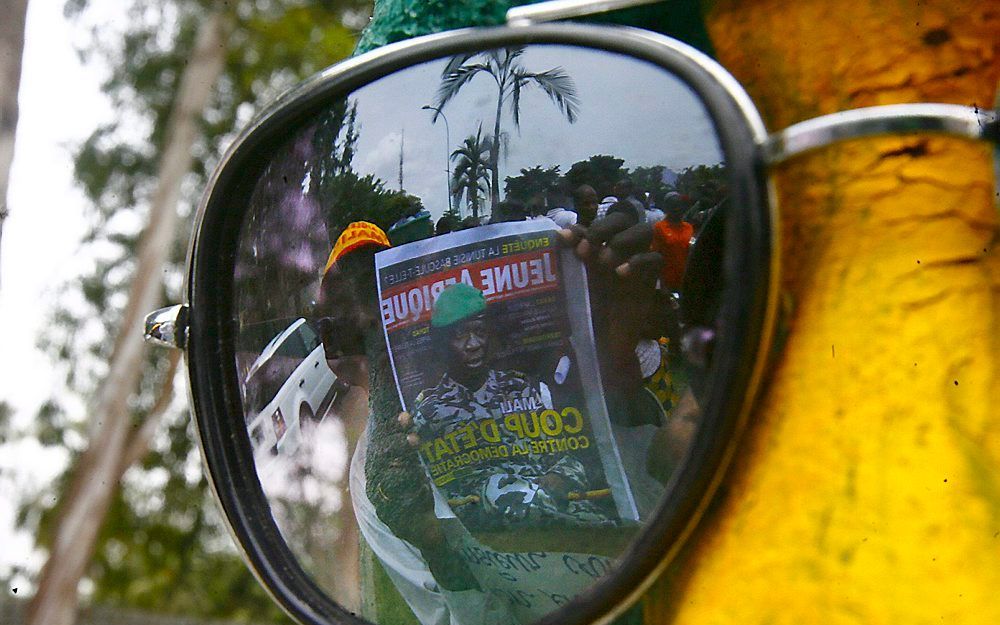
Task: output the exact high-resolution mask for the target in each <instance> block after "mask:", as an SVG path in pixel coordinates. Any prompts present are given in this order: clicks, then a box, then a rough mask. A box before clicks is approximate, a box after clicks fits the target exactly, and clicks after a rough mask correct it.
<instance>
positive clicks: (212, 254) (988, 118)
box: [147, 0, 997, 625]
mask: <svg viewBox="0 0 1000 625" xmlns="http://www.w3.org/2000/svg"><path fill="white" fill-rule="evenodd" d="M647 3H648V1H643V0H639V1H636V0H611V1H609V2H606V3H605V4H614V5H616V6H615V7H613V8H621V6H624V5H628V6H633V5H638V4H647ZM544 4H557V3H543V5H544ZM568 4H576V5H590V6H593V5H594V4H601V3H595V2H586V1H584V2H580V1H579V0H568ZM538 6H539V5H536V7H538ZM526 8H528V7H526ZM512 12H513V10H512ZM591 12H592V11H591ZM577 14H579V13H577ZM509 19H511V18H510V17H509ZM530 21H532V20H523V21H521V22H517V20H516V19H514V20H512V23H515V22H517V23H527V22H530ZM527 44H544V45H566V46H573V47H578V48H587V49H593V50H604V51H608V52H610V53H618V54H621V55H623V56H627V57H631V58H635V59H640V60H644V61H646V62H649V63H652V64H654V65H657V66H659V67H660V68H662V69H663V70H664V71H666V72H668V73H671V74H672V75H674V76H676V77H678V78H680V79H681V80H682V81H683V82H685V83H686V84H687V85H688V86H689V87H690V88H691V89H692V90H693V91H694V92H695V93H696V94H697V95H698V97H699V98H700V99H701V101H702V103H703V104H704V105H705V107H706V109H707V110H708V112H709V114H710V116H711V118H712V120H713V122H714V124H715V126H716V130H717V133H718V135H719V140H720V144H721V146H722V150H723V153H724V155H725V162H726V165H727V168H728V173H729V176H730V188H731V191H732V197H733V201H732V206H733V207H734V208H732V209H730V210H729V211H728V212H729V215H728V217H727V219H728V220H729V223H728V225H727V233H726V237H727V238H726V249H727V256H726V258H725V266H724V271H725V274H726V275H727V276H728V278H727V280H726V282H727V286H726V297H724V298H723V302H724V303H723V308H722V311H721V312H720V315H719V316H720V320H721V325H722V326H723V327H724V328H726V330H725V331H724V332H720V334H719V336H718V339H717V344H716V346H715V350H714V353H715V354H716V356H715V359H714V362H713V364H712V367H711V369H710V371H709V373H708V375H709V387H710V388H711V389H712V391H711V393H710V395H709V397H708V400H707V402H706V405H705V410H704V417H703V419H704V421H703V424H702V425H701V426H699V428H698V431H697V434H696V437H695V439H694V441H693V443H692V446H691V448H690V449H689V450H688V455H687V459H686V460H685V461H684V462H683V464H682V465H681V467H680V469H679V470H678V473H677V474H676V475H675V476H674V477H673V478H672V480H671V482H670V484H669V485H668V489H667V492H666V495H665V499H664V501H663V502H662V503H661V505H660V507H659V509H658V511H657V512H656V514H655V515H654V517H653V518H652V519H651V520H650V522H649V523H648V524H647V526H646V527H645V528H644V529H643V530H642V532H640V534H639V536H638V538H637V539H636V540H635V541H634V542H633V544H632V545H631V546H630V547H629V548H628V549H627V551H626V552H625V553H624V554H622V557H621V558H620V560H619V564H618V567H617V568H616V570H615V571H614V572H613V573H612V574H611V575H610V576H608V577H607V578H604V579H602V580H601V581H599V582H597V583H596V584H595V585H594V586H593V587H592V588H590V589H588V590H587V591H585V592H584V593H583V594H581V595H580V596H578V597H576V598H575V599H573V600H572V601H571V602H570V603H569V604H567V605H566V606H563V607H562V608H560V609H558V610H557V611H555V612H553V613H551V614H549V615H548V616H546V617H544V618H542V619H540V620H539V621H537V623H538V624H539V625H554V624H555V623H561V624H565V625H578V624H579V625H583V624H585V623H604V622H607V621H609V620H611V619H613V618H614V617H616V616H618V615H620V614H621V613H623V612H624V611H625V610H626V609H627V608H628V607H629V606H630V605H631V604H632V603H633V602H634V601H635V600H636V599H637V598H638V597H639V596H640V595H641V593H642V592H644V591H645V590H646V588H648V586H649V585H650V584H651V583H652V581H653V580H654V579H655V578H656V576H657V575H658V574H659V573H660V572H662V571H663V569H664V568H665V567H666V566H667V565H668V564H669V563H670V562H671V561H672V560H673V558H674V557H675V556H676V554H677V553H678V551H679V549H680V548H681V547H682V545H683V544H684V543H685V540H686V538H687V537H688V535H689V534H690V533H691V532H692V531H693V530H694V528H695V527H696V525H697V523H698V520H699V518H700V517H701V515H702V513H703V512H704V510H705V508H706V507H707V505H708V504H709V502H710V501H711V499H712V497H713V495H714V493H715V490H716V488H717V487H718V485H719V483H720V482H721V480H722V477H723V475H724V473H725V470H726V467H727V465H728V463H729V459H730V458H731V456H732V455H733V453H734V450H735V448H736V445H737V443H738V441H739V438H740V433H741V432H742V430H743V429H744V428H745V426H746V424H747V420H748V416H749V410H750V407H751V405H752V403H753V399H754V397H755V395H756V391H757V388H758V386H759V383H760V380H761V377H762V375H763V372H764V367H765V364H766V357H767V354H768V353H769V351H770V345H771V337H772V333H773V327H774V320H775V317H776V294H777V288H776V284H777V280H778V258H777V252H776V250H777V246H776V241H777V232H778V229H777V204H776V202H775V200H774V194H773V190H772V189H771V181H770V178H769V176H768V175H767V172H766V169H767V167H768V166H769V165H772V164H775V163H779V162H782V161H784V160H787V159H789V158H792V157H794V156H796V155H798V154H801V153H803V152H806V151H809V150H813V149H817V148H820V147H823V146H826V145H829V144H830V143H833V142H836V141H841V140H846V139H850V138H857V137H862V136H870V135H876V134H896V133H901V132H919V131H931V132H941V133H946V134H949V135H956V136H961V137H966V138H972V139H986V140H991V141H994V142H995V141H997V138H996V135H997V121H996V115H995V113H991V112H981V111H975V110H973V109H969V108H967V107H960V106H952V105H937V104H914V105H891V106H884V107H874V108H872V109H859V110H857V111H847V112H844V113H837V114H833V115H829V116H825V117H822V118H817V119H814V120H809V121H806V122H802V123H800V124H796V125H794V126H791V127H789V128H787V129H785V130H783V131H781V132H779V133H775V134H774V135H769V134H768V133H767V131H766V129H765V127H764V124H763V122H762V120H761V119H760V116H759V114H758V112H757V109H756V107H755V106H754V104H753V102H752V101H751V100H750V98H749V96H748V95H747V94H746V92H745V91H744V90H743V88H742V87H741V86H740V85H739V83H738V82H737V81H736V80H735V78H733V77H732V75H730V74H729V73H728V72H727V71H726V70H725V69H724V68H722V66H720V65H719V64H718V63H716V62H715V61H713V60H712V59H710V58H709V57H707V56H706V55H704V54H702V53H700V52H698V51H697V50H695V49H693V48H691V47H690V46H687V45H685V44H683V43H681V42H679V41H677V40H675V39H671V38H669V37H666V36H663V35H658V34H655V33H651V32H649V31H645V30H639V29H634V28H627V27H620V26H584V25H571V24H556V25H538V26H535V25H531V26H518V27H517V28H510V27H501V28H496V29H465V30H458V31H450V32H447V33H441V34H437V35H429V36H426V37H421V38H417V39H413V40H409V41H406V42H402V43H398V44H393V45H389V46H385V47H383V48H380V49H378V50H375V51H373V52H370V53H368V54H365V55H362V56H359V57H356V58H353V59H350V60H348V61H345V62H343V63H340V64H338V65H336V66H333V67H331V68H329V69H327V70H325V71H323V72H321V73H319V74H317V75H316V76H314V77H313V78H310V79H308V80H307V81H305V82H304V83H302V84H301V85H299V86H298V87H296V88H294V89H292V90H291V91H289V92H287V93H286V94H284V95H283V96H281V97H280V98H278V100H276V101H275V102H274V103H273V104H271V105H270V106H269V107H268V108H267V109H265V110H264V111H263V112H262V113H261V114H259V115H258V116H257V117H256V118H255V119H254V120H253V121H252V122H251V123H250V124H249V125H248V127H247V128H246V129H245V130H244V131H243V132H242V133H241V134H240V136H239V137H238V138H237V139H236V140H235V141H234V143H233V145H232V146H231V147H230V148H229V149H228V151H227V152H226V154H225V155H224V156H223V158H222V160H221V162H220V164H219V166H218V167H217V168H216V170H215V172H214V173H213V175H212V178H211V180H210V182H209V185H208V190H207V191H206V193H205V196H204V199H203V200H202V202H201V204H200V206H199V210H198V213H197V216H196V221H195V227H194V235H193V238H192V243H191V246H190V249H189V255H188V268H189V273H188V276H187V284H186V289H185V290H186V298H187V301H186V302H185V304H184V305H182V306H180V307H173V308H172V309H171V310H170V312H168V313H163V312H161V311H158V312H159V313H160V314H159V315H158V316H154V315H156V313H154V314H153V315H151V316H150V321H149V322H148V323H147V336H148V337H149V338H151V340H153V341H159V342H161V343H164V344H169V345H172V346H179V347H183V348H185V349H186V350H187V363H188V370H189V376H190V387H189V388H190V393H191V401H192V404H193V406H194V413H195V419H196V423H197V432H198V438H199V442H200V447H201V450H202V455H203V459H204V462H205V466H206V467H207V468H208V470H209V477H210V479H209V482H210V484H211V485H212V489H213V491H214V493H215V496H216V498H217V500H218V501H219V503H220V505H221V506H222V508H223V511H224V515H223V516H224V518H225V519H226V522H227V523H228V525H229V528H230V531H231V533H232V535H233V536H234V538H235V540H236V543H237V545H238V546H239V547H240V549H241V550H242V552H243V555H244V557H245V559H246V561H247V562H248V564H249V566H250V568H251V570H252V571H253V572H254V574H255V575H256V576H257V577H258V579H259V580H260V581H261V583H262V585H264V586H265V588H267V589H268V591H269V592H270V593H271V594H272V596H273V597H274V599H275V600H276V601H277V602H278V603H279V604H280V605H281V606H282V607H283V608H284V609H285V610H286V611H287V612H289V614H291V615H292V616H293V617H294V618H296V619H297V620H299V621H300V622H302V623H307V624H310V625H320V624H324V623H332V622H336V623H363V622H365V621H362V620H361V619H359V618H358V617H357V616H355V615H353V614H351V613H349V612H347V611H346V610H344V609H343V608H342V607H341V606H339V605H338V604H336V603H335V602H333V601H332V600H331V599H330V598H329V597H328V596H327V595H326V593H325V592H324V591H323V590H322V589H320V588H319V587H318V586H316V584H315V583H314V582H313V581H312V579H311V578H310V576H309V575H308V574H307V573H306V572H305V571H304V570H303V569H302V568H301V566H300V565H299V563H298V561H297V559H296V557H295V556H294V554H293V553H292V551H291V550H290V549H289V547H288V545H287V544H286V543H285V541H284V539H283V537H282V536H281V533H280V532H279V530H278V528H277V526H276V525H275V522H274V519H273V518H272V517H271V514H270V510H269V507H268V505H267V499H266V497H265V496H264V494H263V491H262V489H261V485H260V483H259V481H258V479H257V477H256V470H255V466H254V461H253V455H252V452H251V448H250V442H249V437H248V435H247V433H246V428H245V424H244V421H243V418H242V414H243V413H242V403H241V399H240V394H239V384H238V381H237V379H236V369H235V365H234V364H233V363H234V343H235V334H236V323H235V321H234V319H235V315H233V311H232V307H233V302H234V297H233V289H234V285H233V282H232V276H233V266H234V263H235V258H236V249H237V245H238V233H239V232H240V229H241V227H242V225H243V216H244V214H245V211H246V205H245V202H242V200H243V199H245V198H247V197H249V194H250V193H251V192H252V190H253V183H254V181H255V180H256V176H257V175H258V174H259V173H260V172H261V171H262V170H263V168H264V167H265V166H266V164H267V162H268V159H267V156H268V154H269V153H270V149H271V148H273V147H275V146H277V145H279V144H280V143H281V142H282V141H284V140H285V139H287V137H288V136H289V129H291V128H294V127H296V124H299V123H301V122H302V121H303V120H306V119H308V118H309V116H310V115H312V114H314V113H315V112H317V111H318V110H320V109H321V108H322V107H323V106H324V105H326V104H327V103H328V102H330V101H331V99H334V98H339V97H347V96H349V95H350V94H351V93H352V92H353V91H355V90H356V89H358V88H360V87H362V86H364V85H366V84H369V83H371V82H373V81H375V80H377V79H379V78H381V77H384V76H387V75H389V74H391V73H393V72H396V71H399V70H401V69H405V68H407V67H410V66H413V65H416V64H419V63H423V62H426V61H431V60H435V59H441V58H445V57H447V56H451V55H454V54H459V53H466V52H472V51H480V50H485V49H490V48H498V47H507V46H515V45H527ZM165 310H166V309H165ZM241 428H242V430H241Z"/></svg>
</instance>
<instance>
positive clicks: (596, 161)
mask: <svg viewBox="0 0 1000 625" xmlns="http://www.w3.org/2000/svg"><path fill="white" fill-rule="evenodd" d="M624 164H625V159H622V158H616V157H614V156H608V155H606V154H596V155H594V156H591V157H590V158H589V159H587V160H585V161H578V162H576V163H573V165H572V166H571V167H570V168H569V171H567V172H566V181H567V182H568V183H569V186H570V188H571V189H575V188H577V187H579V186H580V185H583V184H589V185H590V186H592V187H594V190H595V191H597V196H598V197H604V196H606V195H610V194H611V189H612V187H614V186H615V183H616V182H618V181H619V180H621V179H622V178H624V177H626V176H627V175H628V170H627V169H625V168H624V167H622V165H624Z"/></svg>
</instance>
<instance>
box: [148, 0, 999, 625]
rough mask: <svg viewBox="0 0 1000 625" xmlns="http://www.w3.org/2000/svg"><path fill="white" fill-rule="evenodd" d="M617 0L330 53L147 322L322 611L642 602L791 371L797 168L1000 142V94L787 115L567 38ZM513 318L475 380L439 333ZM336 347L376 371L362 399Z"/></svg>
mask: <svg viewBox="0 0 1000 625" xmlns="http://www.w3.org/2000/svg"><path fill="white" fill-rule="evenodd" d="M593 4H594V3H592V2H591V3H580V2H552V3H543V4H541V5H535V6H532V7H523V8H519V9H514V10H512V11H511V12H510V14H509V16H508V22H509V24H510V25H511V26H510V27H506V28H495V29H469V30H460V31H453V32H447V33H442V34H438V35H431V36H427V37H421V38H418V39H414V40H411V41H407V42H405V43H400V44H394V45H389V46H386V47H384V48H381V49H379V50H376V51H374V52H371V53H368V54H365V55H362V56H359V57H357V58H354V59H351V60H349V61H345V62H343V63H341V64H338V65H336V66H333V67H331V68H329V69H327V70H325V71H323V72H322V73H320V74H318V75H316V76H314V77H312V78H311V79H309V80H307V81H306V82H304V83H302V84H301V85H299V86H298V87H296V88H294V89H292V90H291V91H289V92H288V93H286V94H285V95H283V96H282V97H280V98H279V99H278V100H277V101H276V102H275V103H273V104H272V105H271V106H270V107H268V108H267V109H266V110H265V111H263V112H262V113H261V114H260V115H258V116H257V117H256V119H255V120H254V121H253V122H251V124H250V125H249V127H248V128H247V129H245V130H244V131H243V132H242V134H240V136H239V137H238V138H237V139H236V141H235V142H234V144H233V145H232V146H231V147H230V148H229V150H228V151H227V153H226V154H225V156H224V158H223V159H222V162H221V163H220V164H219V166H218V168H217V169H216V171H215V173H214V174H213V176H212V179H211V182H210V186H209V189H208V191H207V193H206V194H205V197H204V200H203V202H202V204H201V206H200V210H199V213H198V217H197V223H196V228H195V234H194V238H193V242H192V245H191V249H190V253H189V264H188V268H189V274H188V287H187V302H186V303H184V304H182V305H180V306H173V307H170V308H168V309H163V310H161V311H157V312H155V313H153V314H151V315H150V316H149V317H148V318H147V337H148V338H150V339H152V340H154V341H156V342H159V343H161V344H165V345H169V346H173V347H180V348H183V349H185V350H186V352H187V362H188V366H189V375H190V385H191V395H192V401H193V405H194V414H195V419H196V422H197V431H198V434H199V439H200V444H201V446H202V449H203V452H204V457H205V462H206V465H207V468H208V471H209V474H210V476H211V483H212V485H213V489H214V491H215V493H216V496H217V498H218V500H219V502H220V504H221V507H222V509H223V511H224V515H225V517H226V519H227V521H228V523H229V525H230V527H231V529H232V533H233V536H234V538H235V540H236V542H237V543H238V545H239V546H240V548H241V549H242V551H243V553H244V555H245V558H246V560H247V562H248V564H249V566H250V567H251V568H252V569H253V571H254V572H255V574H256V575H257V577H258V579H260V581H261V582H262V583H263V584H264V585H265V586H266V587H267V588H268V590H269V591H270V592H271V594H272V595H273V597H274V598H275V599H276V600H277V601H278V602H279V603H280V604H281V605H282V606H283V607H284V608H285V609H286V610H287V611H288V612H289V613H290V614H291V615H292V616H293V617H294V618H296V619H297V620H299V621H300V622H302V623H310V624H320V623H360V622H366V621H367V622H374V623H377V624H382V623H395V622H408V623H412V622H420V623H431V622H438V620H439V619H441V618H443V617H442V615H447V618H451V620H452V622H461V623H463V624H465V623H469V624H471V623H478V622H482V623H493V622H511V623H514V622H516V623H526V622H539V623H570V624H576V623H580V624H583V623H593V622H597V621H603V620H606V619H608V618H611V617H614V616H617V615H620V614H622V613H624V612H625V611H626V610H628V609H629V606H630V605H631V604H632V603H633V602H634V601H635V599H636V598H637V597H638V596H639V595H640V594H641V592H642V591H643V590H644V589H646V588H647V587H648V585H649V584H650V583H651V581H652V580H653V579H655V577H656V575H657V574H658V573H659V572H661V571H662V570H663V569H664V567H665V566H666V565H667V563H668V562H669V561H670V560H671V558H673V556H674V555H675V554H676V553H677V551H678V549H679V548H680V547H681V545H682V544H683V541H684V538H685V537H686V536H687V535H688V534H689V533H690V532H691V530H692V528H693V527H694V526H695V525H696V524H697V522H698V520H699V518H700V516H701V514H702V512H703V511H704V509H705V507H706V506H707V505H708V503H709V502H710V501H711V499H712V496H713V494H714V492H715V489H716V486H717V484H718V483H719V480H720V479H721V478H722V476H723V474H724V473H725V471H726V468H727V461H728V459H729V457H730V456H731V454H732V451H733V449H734V447H735V445H736V444H737V443H738V441H739V438H740V434H741V432H742V431H743V430H744V429H745V427H746V423H747V416H748V411H749V408H750V406H751V404H752V402H753V399H754V396H755V393H756V391H757V387H758V385H759V383H760V380H761V377H762V375H763V373H764V371H765V367H766V356H767V354H768V352H769V350H770V347H771V340H772V335H773V333H774V325H775V318H776V315H777V313H776V308H777V306H776V293H777V290H776V284H777V279H778V267H779V264H778V260H779V259H778V258H777V247H776V244H775V242H776V240H777V229H778V216H779V212H778V207H777V205H776V202H775V199H774V193H773V190H772V188H771V186H772V182H771V178H770V174H769V170H770V168H772V167H773V166H775V165H778V164H780V163H783V162H785V161H788V160H789V159H793V158H795V157H797V156H799V155H802V154H804V153H807V152H810V151H813V150H818V149H821V148H823V147H825V146H829V145H831V144H833V143H837V142H841V141H847V140H854V139H860V138H864V137H870V136H876V135H891V134H906V133H938V134H942V135H948V136H952V137H958V138H964V139H969V140H974V141H986V142H991V143H993V144H997V143H998V141H1000V129H998V122H997V114H996V112H994V111H983V110H977V109H974V108H970V107H963V106H956V105H947V104H901V105H889V106H879V107H872V108H865V109H858V110H852V111H845V112H841V113H836V114H833V115H827V116H824V117H820V118H817V119H812V120H809V121H805V122H802V123H799V124H795V125H793V126H791V127H789V128H786V129H784V130H781V131H778V132H774V133H770V132H768V130H767V129H766V128H765V125H764V123H763V122H762V120H761V117H760V115H759V113H758V112H757V110H756V108H755V107H754V104H753V102H752V101H751V100H750V98H749V97H748V95H747V94H746V93H745V91H744V90H743V89H742V88H741V86H740V85H739V84H738V83H737V81H736V80H735V79H734V78H733V77H732V76H731V75H730V74H729V73H727V71H726V70H725V69H724V68H722V67H721V66H720V65H718V64H717V63H716V62H715V61H713V60H712V59H710V58H709V57H707V56H705V55H704V54H702V53H700V52H698V51H697V50H695V49H693V48H691V47H689V46H687V45H685V44H683V43H681V42H679V41H677V40H674V39H671V38H668V37H665V36H661V35H657V34H654V33H651V32H647V31H642V30H636V29H630V28H624V27H605V26H600V27H598V26H586V25H577V24H539V23H538V22H541V21H545V20H548V19H558V18H562V17H568V16H577V15H580V14H581V7H583V6H586V7H588V8H592V5H593ZM612 4H616V5H622V6H624V5H630V4H637V3H636V2H625V3H612ZM526 215H527V217H526ZM359 222H365V224H366V225H365V226H364V227H363V228H361V227H358V226H356V224H358V223H359ZM373 226H374V227H376V228H375V230H377V231H378V232H381V233H384V235H385V236H386V237H387V239H388V241H389V242H390V243H391V246H390V247H389V248H388V249H386V248H385V245H384V244H383V243H380V244H379V245H378V246H371V245H369V246H366V245H365V242H366V241H367V239H365V236H371V234H370V233H371V232H373V230H372V227H373ZM366 233H367V234H366ZM379 236H381V235H379ZM352 237H353V238H352ZM381 240H382V239H381V238H379V241H381ZM331 250H334V251H335V252H336V254H335V255H331ZM651 250H653V251H652V252H651ZM334 260H335V264H336V267H337V269H336V271H339V272H341V275H342V276H346V278H344V279H339V280H336V281H333V280H326V281H325V280H324V275H325V272H328V271H329V270H330V266H331V263H334ZM648 267H652V270H649V271H647V268H648ZM347 278H349V279H347ZM331 284H332V285H333V286H330V285H331ZM324 285H326V286H324ZM460 285H465V286H464V287H463V286H460ZM466 287H472V288H471V289H469V288H466ZM348 309H350V310H348ZM484 309H486V310H490V312H491V315H490V316H489V317H488V318H489V319H490V320H491V321H490V323H494V324H499V328H498V330H499V331H498V332H496V334H499V335H502V337H503V339H504V340H503V341H502V342H503V344H504V349H503V350H501V351H500V353H496V354H493V353H490V354H489V356H488V357H487V356H486V355H485V352H484V355H479V354H476V361H475V364H476V366H475V367H466V371H464V372H459V371H457V370H455V369H450V368H449V365H448V362H446V361H448V360H449V358H444V357H442V356H441V354H444V353H447V349H448V346H447V345H444V346H442V345H435V344H434V341H435V340H437V339H435V337H436V336H444V335H445V334H446V333H440V332H435V331H434V329H435V328H438V327H449V326H451V325H454V324H459V323H461V322H463V321H464V320H466V319H469V318H472V317H473V316H475V315H478V314H480V313H482V311H483V310H484ZM357 311H362V313H364V314H360V313H358V312H357ZM456 327H457V326H456ZM331 352H336V353H337V354H349V355H352V356H355V357H358V358H360V357H362V356H363V357H364V358H365V359H366V362H367V368H368V369H367V370H368V372H369V375H368V380H369V381H368V383H367V384H365V383H364V382H362V383H361V384H355V385H354V386H356V387H360V388H359V391H360V392H359V393H357V394H356V395H357V397H360V398H361V399H360V400H357V401H353V402H351V401H345V400H344V398H345V396H348V397H355V395H349V394H348V392H347V388H346V387H347V384H346V383H345V381H344V379H345V375H343V373H342V372H339V373H338V364H337V363H336V362H334V360H336V359H328V358H327V356H328V354H329V353H331ZM470 358H471V357H470ZM487 358H488V362H486V359H487ZM481 360H482V361H483V362H480V361H481ZM469 371H473V373H471V374H470V373H469ZM355 377H356V376H355Z"/></svg>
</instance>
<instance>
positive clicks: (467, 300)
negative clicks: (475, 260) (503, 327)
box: [431, 282, 486, 328]
mask: <svg viewBox="0 0 1000 625" xmlns="http://www.w3.org/2000/svg"><path fill="white" fill-rule="evenodd" d="M484 310H486V297H485V296H484V295H483V292H482V291H480V290H479V289H477V288H476V287H474V286H471V285H469V284H466V283H464V282H459V283H457V284H452V285H450V286H447V287H445V289H444V290H443V291H441V294H440V295H438V298H437V301H436V302H434V311H433V312H432V313H431V326H433V327H435V328H443V327H445V326H450V325H451V324H453V323H458V322H459V321H462V320H464V319H468V318H469V317H473V316H475V315H478V314H479V313H481V312H483V311H484Z"/></svg>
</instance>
